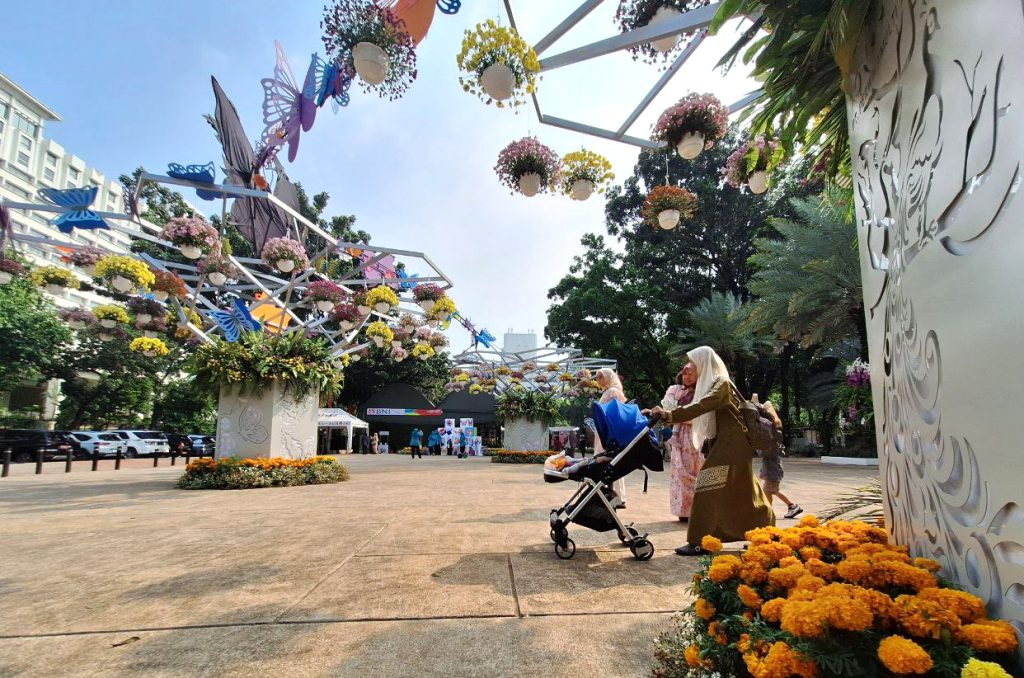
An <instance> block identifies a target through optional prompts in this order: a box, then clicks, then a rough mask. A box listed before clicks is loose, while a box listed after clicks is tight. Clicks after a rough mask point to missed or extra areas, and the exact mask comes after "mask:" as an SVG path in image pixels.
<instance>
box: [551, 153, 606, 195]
mask: <svg viewBox="0 0 1024 678" xmlns="http://www.w3.org/2000/svg"><path fill="white" fill-rule="evenodd" d="M581 180H585V181H591V182H593V184H594V190H595V191H597V192H598V193H604V192H605V189H607V188H608V186H610V185H611V183H612V182H613V181H615V174H613V173H612V164H611V163H610V162H609V161H608V158H606V157H604V156H603V155H600V154H598V153H594V152H593V151H588V150H585V149H584V150H580V151H572V152H571V153H566V154H565V155H564V156H562V193H564V194H565V195H569V196H571V195H572V185H573V184H574V183H576V182H577V181H581Z"/></svg>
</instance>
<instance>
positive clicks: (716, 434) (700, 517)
mask: <svg viewBox="0 0 1024 678" xmlns="http://www.w3.org/2000/svg"><path fill="white" fill-rule="evenodd" d="M686 355H687V357H688V358H689V359H690V362H691V363H693V365H694V367H695V368H696V370H697V382H696V384H695V386H694V394H693V402H691V403H690V404H689V405H684V406H682V407H677V408H675V409H672V410H669V411H666V410H665V409H664V408H662V407H655V408H654V409H652V410H650V413H651V414H652V415H656V416H658V417H659V418H661V419H663V420H664V421H665V422H666V423H669V424H683V423H686V422H691V425H692V433H693V447H694V449H697V450H700V449H702V448H703V447H704V443H705V442H708V443H709V444H710V450H709V452H708V456H707V459H706V460H705V461H704V466H703V468H701V470H700V473H699V474H698V475H697V483H696V486H695V488H694V496H693V506H692V508H691V511H690V520H689V526H688V527H687V531H686V544H684V545H682V546H680V547H679V548H677V549H676V553H678V554H679V555H681V556H696V555H703V554H705V553H707V551H706V550H704V549H703V548H701V546H700V544H701V540H702V539H703V538H704V537H705V536H712V537H716V538H717V539H720V540H721V541H723V542H729V541H740V540H742V539H743V538H744V534H745V533H746V532H747V530H752V529H754V528H757V527H766V526H768V525H774V524H775V513H774V512H773V511H772V506H771V504H770V503H769V502H768V498H767V497H765V494H764V491H762V489H761V485H760V484H758V482H757V481H756V480H755V479H754V467H753V459H754V455H755V452H754V448H752V447H751V446H750V443H749V442H748V441H747V435H746V430H745V428H744V426H743V424H742V423H741V422H742V415H741V414H740V411H739V407H738V405H737V399H736V395H735V394H734V389H735V386H733V384H732V381H731V380H730V378H729V370H728V369H726V367H725V363H723V362H722V359H721V358H720V357H719V356H718V354H717V353H715V351H714V349H712V348H711V347H709V346H700V347H698V348H695V349H693V350H692V351H690V352H689V353H687V354H686Z"/></svg>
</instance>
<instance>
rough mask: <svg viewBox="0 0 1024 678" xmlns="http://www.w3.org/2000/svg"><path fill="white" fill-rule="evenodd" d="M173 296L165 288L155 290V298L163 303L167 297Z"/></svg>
mask: <svg viewBox="0 0 1024 678" xmlns="http://www.w3.org/2000/svg"><path fill="white" fill-rule="evenodd" d="M169 296H171V295H170V294H168V293H167V292H165V291H163V290H153V298H154V299H156V300H157V301H159V302H160V303H161V304H162V303H164V302H165V301H167V297H169Z"/></svg>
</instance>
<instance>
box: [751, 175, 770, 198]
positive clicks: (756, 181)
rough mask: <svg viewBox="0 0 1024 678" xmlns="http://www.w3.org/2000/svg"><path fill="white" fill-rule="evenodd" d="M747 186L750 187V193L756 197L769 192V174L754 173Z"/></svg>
mask: <svg viewBox="0 0 1024 678" xmlns="http://www.w3.org/2000/svg"><path fill="white" fill-rule="evenodd" d="M747 186H749V187H750V192H751V193H753V194H754V195H761V194H762V193H764V192H765V191H767V190H768V172H766V171H764V170H758V171H757V172H754V173H753V174H751V175H750V179H748V180H747Z"/></svg>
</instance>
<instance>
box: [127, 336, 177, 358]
mask: <svg viewBox="0 0 1024 678" xmlns="http://www.w3.org/2000/svg"><path fill="white" fill-rule="evenodd" d="M128 349H129V350H131V351H134V352H135V353H141V354H142V355H144V356H146V357H148V358H155V357H156V356H158V355H167V354H168V353H170V351H169V350H168V349H167V344H165V343H164V342H162V341H161V340H159V339H149V338H147V337H138V338H137V339H132V343H130V344H128Z"/></svg>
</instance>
